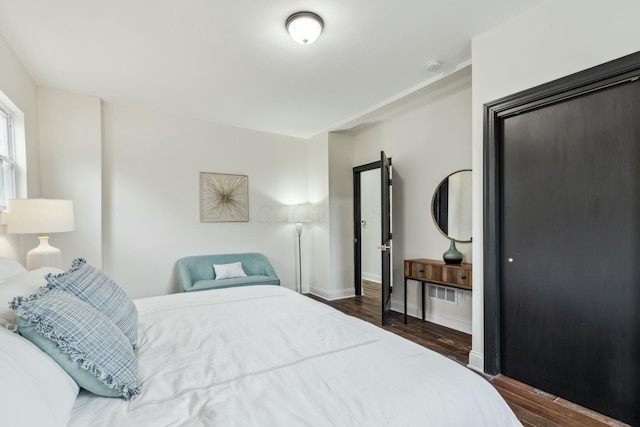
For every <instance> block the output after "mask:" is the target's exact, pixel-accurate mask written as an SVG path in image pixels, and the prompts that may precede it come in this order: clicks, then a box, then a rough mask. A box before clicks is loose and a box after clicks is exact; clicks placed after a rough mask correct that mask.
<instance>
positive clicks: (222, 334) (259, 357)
mask: <svg viewBox="0 0 640 427" xmlns="http://www.w3.org/2000/svg"><path fill="white" fill-rule="evenodd" d="M136 305H137V307H138V311H139V327H138V342H139V350H138V369H139V371H138V379H139V382H140V385H141V389H142V392H141V394H140V395H139V396H138V397H137V398H135V399H134V400H132V401H130V402H126V401H124V400H121V399H115V398H103V397H97V396H95V395H92V394H91V393H88V392H81V393H80V396H78V399H77V401H76V404H75V406H74V409H73V413H72V416H71V421H70V423H69V425H70V426H72V427H75V426H105V427H106V426H109V427H111V426H119V427H124V426H136V427H139V426H448V427H449V426H491V427H497V426H513V425H520V424H519V422H518V420H517V419H516V417H515V416H514V415H513V413H512V412H511V410H510V409H509V407H508V406H507V404H506V403H505V402H504V400H502V398H501V397H500V396H499V394H498V393H497V392H496V391H495V390H494V389H493V387H492V386H491V385H490V384H489V383H488V382H487V381H486V380H484V379H483V378H481V377H480V376H479V375H478V374H476V373H474V372H471V371H470V370H468V369H467V368H465V367H462V366H460V365H458V364H457V363H455V362H453V361H451V360H449V359H447V358H445V357H443V356H441V355H439V354H437V353H435V352H432V351H430V350H427V349H425V348H424V347H422V346H419V345H417V344H415V343H412V342H410V341H407V340H405V339H403V338H400V337H398V336H396V335H394V334H392V333H390V332H387V331H385V330H383V329H381V328H378V327H375V326H373V325H371V324H369V323H367V322H364V321H361V320H359V319H356V318H353V317H350V316H346V315H344V314H342V313H340V312H338V311H336V310H334V309H332V308H331V307H328V306H327V305H325V304H322V303H319V302H317V301H314V300H312V299H310V298H308V297H304V296H301V295H299V294H297V293H295V292H293V291H290V290H288V289H286V288H282V287H279V286H250V287H238V288H229V289H221V290H214V291H203V292H196V293H187V294H176V295H167V296H161V297H154V298H147V299H142V300H137V301H136Z"/></svg>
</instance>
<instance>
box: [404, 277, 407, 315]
mask: <svg viewBox="0 0 640 427" xmlns="http://www.w3.org/2000/svg"><path fill="white" fill-rule="evenodd" d="M404 323H405V324H406V323H407V279H406V278H405V279H404Z"/></svg>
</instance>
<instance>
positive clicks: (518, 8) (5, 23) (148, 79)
mask: <svg viewBox="0 0 640 427" xmlns="http://www.w3.org/2000/svg"><path fill="white" fill-rule="evenodd" d="M538 2H539V0H483V1H478V0H399V1H391V0H322V1H320V0H316V1H312V0H297V1H295V0H261V1H260V0H182V1H175V0H170V1H169V0H109V1H105V0H0V32H1V33H2V35H4V37H5V38H6V39H7V41H8V42H9V44H10V45H11V46H12V47H13V49H14V51H15V52H16V54H17V55H18V57H19V58H20V60H21V61H22V63H23V64H24V65H25V67H26V68H27V70H28V72H29V73H30V74H31V76H32V77H33V79H34V80H35V82H36V83H37V84H38V85H39V86H44V87H49V88H55V89H61V90H66V91H70V92H73V93H79V94H84V95H91V96H96V97H99V98H101V99H103V100H104V101H107V102H113V103H119V104H126V105H131V106H135V107H140V108H145V109H151V110H154V111H160V112H168V113H172V114H178V115H181V116H185V117H193V118H197V119H201V120H207V121H211V122H216V123H222V124H228V125H232V126H239V127H243V128H249V129H255V130H260V131H265V132H272V133H277V134H283V135H290V136H295V137H301V138H309V137H311V136H314V135H316V134H318V133H320V132H323V131H327V130H334V129H337V128H340V127H341V126H343V125H344V124H345V123H351V122H353V120H354V119H356V118H358V117H360V116H362V115H364V114H367V113H370V112H371V111H373V110H375V109H376V108H377V107H379V106H382V105H384V104H386V103H387V102H390V101H394V100H396V99H398V98H400V97H401V96H402V95H405V94H408V93H411V92H412V91H414V90H416V89H420V88H423V87H425V86H426V85H428V84H429V83H430V82H432V81H436V80H438V78H439V77H441V76H442V75H446V74H448V73H450V72H451V71H453V70H456V69H459V68H460V67H463V66H465V65H468V64H469V63H470V60H471V39H472V38H473V37H474V36H476V35H479V34H482V33H484V32H486V31H488V30H490V29H491V28H493V27H495V26H497V25H498V24H500V23H502V22H504V21H506V20H508V19H510V18H511V17H513V16H515V15H517V14H519V13H521V12H522V11H524V10H525V9H527V8H529V7H531V6H533V5H534V4H536V3H538ZM301 10H309V11H312V12H315V13H317V14H319V15H320V16H322V18H323V19H324V22H325V28H324V32H323V34H322V35H321V36H320V39H319V40H318V41H316V42H315V43H314V44H312V45H308V46H302V45H298V44H296V43H295V42H293V40H291V38H289V36H288V34H287V32H286V30H285V26H284V22H285V20H286V18H287V17H288V16H289V15H290V14H292V13H294V12H297V11H301ZM432 59H436V60H438V61H440V62H442V67H441V68H440V70H438V71H437V72H435V73H434V72H428V71H427V70H426V68H425V63H426V62H427V61H428V60H432Z"/></svg>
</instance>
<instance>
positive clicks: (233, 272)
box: [213, 262, 247, 280]
mask: <svg viewBox="0 0 640 427" xmlns="http://www.w3.org/2000/svg"><path fill="white" fill-rule="evenodd" d="M213 271H215V273H216V277H215V280H221V279H232V278H234V277H247V274H246V273H245V272H244V270H243V269H242V263H241V262H232V263H231V264H213Z"/></svg>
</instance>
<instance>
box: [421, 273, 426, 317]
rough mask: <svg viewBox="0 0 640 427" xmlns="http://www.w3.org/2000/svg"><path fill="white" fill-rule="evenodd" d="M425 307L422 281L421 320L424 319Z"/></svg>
mask: <svg viewBox="0 0 640 427" xmlns="http://www.w3.org/2000/svg"><path fill="white" fill-rule="evenodd" d="M425 308H426V299H425V297H424V282H422V320H425V319H424V312H425Z"/></svg>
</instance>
